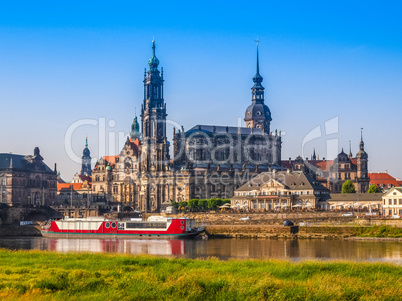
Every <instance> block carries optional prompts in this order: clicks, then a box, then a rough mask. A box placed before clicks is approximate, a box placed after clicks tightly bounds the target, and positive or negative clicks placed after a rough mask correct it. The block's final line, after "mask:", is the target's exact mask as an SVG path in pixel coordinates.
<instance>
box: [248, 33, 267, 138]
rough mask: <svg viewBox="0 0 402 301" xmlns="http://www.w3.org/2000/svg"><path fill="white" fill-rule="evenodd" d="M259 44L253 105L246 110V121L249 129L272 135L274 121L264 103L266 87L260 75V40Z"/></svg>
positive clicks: (254, 78)
mask: <svg viewBox="0 0 402 301" xmlns="http://www.w3.org/2000/svg"><path fill="white" fill-rule="evenodd" d="M255 42H256V43H257V70H256V74H255V75H254V77H253V82H254V85H253V86H252V87H251V96H252V100H251V101H252V103H251V105H250V106H248V108H247V109H246V114H245V115H246V116H245V118H244V121H245V122H246V126H247V127H248V128H259V129H260V130H261V131H262V132H263V133H267V134H269V133H270V123H271V121H272V118H271V111H270V110H269V108H268V106H267V105H265V103H264V89H265V88H264V87H263V86H262V84H261V82H262V80H263V78H262V76H261V75H260V57H259V52H258V47H259V40H258V39H257V40H256V41H255Z"/></svg>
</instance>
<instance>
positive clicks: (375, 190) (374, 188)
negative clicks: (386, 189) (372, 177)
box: [367, 184, 381, 193]
mask: <svg viewBox="0 0 402 301" xmlns="http://www.w3.org/2000/svg"><path fill="white" fill-rule="evenodd" d="M380 192H381V188H380V187H378V186H377V185H375V184H371V185H370V187H369V189H368V191H367V193H380Z"/></svg>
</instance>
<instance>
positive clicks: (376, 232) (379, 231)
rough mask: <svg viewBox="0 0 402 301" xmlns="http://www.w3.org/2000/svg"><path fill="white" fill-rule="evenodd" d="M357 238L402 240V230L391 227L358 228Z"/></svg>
mask: <svg viewBox="0 0 402 301" xmlns="http://www.w3.org/2000/svg"><path fill="white" fill-rule="evenodd" d="M356 236H359V237H389V238H402V228H397V227H391V226H373V227H356Z"/></svg>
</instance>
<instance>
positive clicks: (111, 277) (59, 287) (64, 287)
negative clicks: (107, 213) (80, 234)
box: [0, 250, 402, 300]
mask: <svg viewBox="0 0 402 301" xmlns="http://www.w3.org/2000/svg"><path fill="white" fill-rule="evenodd" d="M401 278H402V267H400V266H395V265H392V264H384V263H354V262H318V261H306V262H299V263H293V262H287V261H279V260H264V261H262V260H242V261H240V260H229V261H219V260H216V259H208V260H190V259H166V258H157V257H151V256H127V255H116V254H85V253H78V254H77V253H68V254H60V253H51V252H40V251H6V250H0V300H78V299H79V300H183V299H184V300H272V299H274V300H400V298H401V297H402V287H401V285H400V279H401Z"/></svg>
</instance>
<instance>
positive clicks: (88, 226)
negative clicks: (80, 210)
mask: <svg viewBox="0 0 402 301" xmlns="http://www.w3.org/2000/svg"><path fill="white" fill-rule="evenodd" d="M204 231H205V229H204V228H199V227H197V226H196V222H195V220H194V219H187V218H166V217H160V216H158V217H151V218H149V219H148V220H147V221H143V220H141V219H132V220H105V219H102V218H87V219H83V218H67V219H64V220H51V221H48V222H47V223H46V225H44V226H43V227H42V235H43V236H53V237H71V238H72V237H109V238H110V237H116V238H117V237H122V238H125V237H134V238H152V239H155V238H165V239H166V238H167V239H172V238H193V237H196V236H197V235H198V234H200V233H202V232H204Z"/></svg>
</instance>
